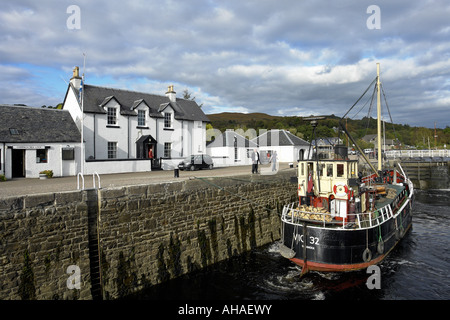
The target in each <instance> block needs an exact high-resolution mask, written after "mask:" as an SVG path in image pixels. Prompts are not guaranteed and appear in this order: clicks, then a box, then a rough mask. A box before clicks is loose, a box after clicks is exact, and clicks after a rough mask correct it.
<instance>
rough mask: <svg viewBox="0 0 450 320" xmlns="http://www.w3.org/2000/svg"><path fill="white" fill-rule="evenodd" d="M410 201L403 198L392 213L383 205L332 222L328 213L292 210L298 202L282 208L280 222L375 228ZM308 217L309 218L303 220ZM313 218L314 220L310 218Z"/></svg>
mask: <svg viewBox="0 0 450 320" xmlns="http://www.w3.org/2000/svg"><path fill="white" fill-rule="evenodd" d="M409 201H410V198H409V197H404V198H403V201H402V204H401V205H400V206H399V209H398V210H396V212H395V213H394V211H393V210H392V207H391V205H390V204H387V205H385V206H384V207H381V208H379V209H377V210H375V211H369V212H361V213H354V214H347V216H346V217H345V218H342V219H343V220H342V221H337V220H334V219H333V218H335V217H336V215H333V214H331V213H330V212H313V211H305V210H300V209H296V208H294V206H297V205H298V202H292V203H290V204H288V205H286V206H284V208H283V212H282V215H281V220H282V221H284V222H287V223H291V224H303V223H304V222H307V223H314V224H317V225H318V226H322V227H324V228H331V229H336V228H341V229H367V228H373V227H377V226H379V225H381V224H383V223H384V222H385V221H387V220H389V219H391V218H394V217H396V216H397V215H398V214H399V213H400V212H401V211H402V210H403V209H404V207H405V206H406V204H407V203H408V202H409ZM306 215H308V216H309V218H305V216H306ZM311 216H313V217H314V218H311Z"/></svg>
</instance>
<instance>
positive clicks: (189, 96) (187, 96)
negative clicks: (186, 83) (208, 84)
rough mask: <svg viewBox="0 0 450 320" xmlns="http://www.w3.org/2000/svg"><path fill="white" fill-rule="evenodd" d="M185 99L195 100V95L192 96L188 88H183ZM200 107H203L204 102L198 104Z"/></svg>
mask: <svg viewBox="0 0 450 320" xmlns="http://www.w3.org/2000/svg"><path fill="white" fill-rule="evenodd" d="M183 99H186V100H191V101H195V97H193V98H191V94H190V92H189V90H188V89H184V90H183ZM198 106H199V107H200V108H201V107H203V103H202V104H199V105H198Z"/></svg>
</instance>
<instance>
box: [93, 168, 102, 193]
mask: <svg viewBox="0 0 450 320" xmlns="http://www.w3.org/2000/svg"><path fill="white" fill-rule="evenodd" d="M95 176H97V179H98V188H99V189H101V188H102V187H101V185H100V176H99V174H98V173H97V172H94V173H93V174H92V185H93V186H94V188H95Z"/></svg>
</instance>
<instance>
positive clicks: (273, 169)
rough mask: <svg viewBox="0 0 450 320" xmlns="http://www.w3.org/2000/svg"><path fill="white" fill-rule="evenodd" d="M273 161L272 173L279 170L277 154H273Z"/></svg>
mask: <svg viewBox="0 0 450 320" xmlns="http://www.w3.org/2000/svg"><path fill="white" fill-rule="evenodd" d="M270 160H271V161H272V172H273V171H276V170H277V152H276V151H274V152H273V153H272V157H271V158H270Z"/></svg>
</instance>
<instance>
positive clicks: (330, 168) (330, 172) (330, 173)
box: [327, 164, 333, 177]
mask: <svg viewBox="0 0 450 320" xmlns="http://www.w3.org/2000/svg"><path fill="white" fill-rule="evenodd" d="M332 176H333V165H332V164H327V177H332Z"/></svg>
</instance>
